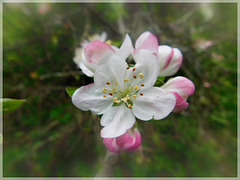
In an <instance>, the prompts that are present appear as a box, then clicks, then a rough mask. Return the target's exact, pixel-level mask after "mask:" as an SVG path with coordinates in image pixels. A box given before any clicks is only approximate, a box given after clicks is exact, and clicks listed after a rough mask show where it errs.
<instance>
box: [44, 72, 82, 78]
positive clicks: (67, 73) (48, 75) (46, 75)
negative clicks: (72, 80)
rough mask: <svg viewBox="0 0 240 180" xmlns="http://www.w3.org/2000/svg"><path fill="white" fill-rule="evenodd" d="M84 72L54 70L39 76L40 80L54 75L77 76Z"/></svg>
mask: <svg viewBox="0 0 240 180" xmlns="http://www.w3.org/2000/svg"><path fill="white" fill-rule="evenodd" d="M82 74H83V73H82V72H81V71H69V72H54V73H49V74H43V75H41V76H39V79H40V80H44V79H48V78H53V77H68V76H76V75H82Z"/></svg>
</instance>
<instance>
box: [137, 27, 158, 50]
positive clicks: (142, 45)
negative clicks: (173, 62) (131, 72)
mask: <svg viewBox="0 0 240 180" xmlns="http://www.w3.org/2000/svg"><path fill="white" fill-rule="evenodd" d="M135 48H136V50H137V51H138V50H140V49H146V50H151V51H154V52H157V50H158V40H157V38H156V37H155V36H154V35H153V34H152V33H150V32H149V31H146V32H144V33H142V34H141V35H140V36H139V38H138V39H137V40H136V43H135Z"/></svg>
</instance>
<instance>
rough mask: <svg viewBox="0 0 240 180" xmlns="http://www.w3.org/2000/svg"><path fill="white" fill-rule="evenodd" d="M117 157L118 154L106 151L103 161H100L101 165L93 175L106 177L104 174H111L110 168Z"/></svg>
mask: <svg viewBox="0 0 240 180" xmlns="http://www.w3.org/2000/svg"><path fill="white" fill-rule="evenodd" d="M118 159H119V155H118V154H114V153H111V152H109V151H107V153H106V155H105V157H104V159H103V162H102V163H101V164H102V166H101V168H100V169H99V171H98V172H97V174H96V176H95V177H106V176H108V177H109V176H112V175H113V174H112V173H113V171H112V168H113V167H114V165H115V164H116V163H117V161H118ZM94 179H95V178H94Z"/></svg>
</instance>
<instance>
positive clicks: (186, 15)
mask: <svg viewBox="0 0 240 180" xmlns="http://www.w3.org/2000/svg"><path fill="white" fill-rule="evenodd" d="M199 8H200V6H194V7H193V8H192V9H190V11H188V12H187V13H186V14H184V15H183V16H182V17H181V18H179V19H177V20H176V21H174V22H173V23H171V24H170V27H171V28H173V27H175V26H178V25H179V24H182V23H183V22H185V21H186V20H187V19H189V18H190V17H191V16H192V15H193V14H194V13H195V12H196V11H197V10H198V9H199Z"/></svg>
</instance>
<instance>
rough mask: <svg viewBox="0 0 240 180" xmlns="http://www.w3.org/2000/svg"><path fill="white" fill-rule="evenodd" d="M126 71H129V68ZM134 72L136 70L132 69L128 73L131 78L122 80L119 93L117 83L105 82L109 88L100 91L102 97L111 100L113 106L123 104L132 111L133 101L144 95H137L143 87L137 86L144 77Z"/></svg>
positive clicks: (142, 85)
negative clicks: (121, 87)
mask: <svg viewBox="0 0 240 180" xmlns="http://www.w3.org/2000/svg"><path fill="white" fill-rule="evenodd" d="M126 69H127V70H129V69H130V67H127V68H126ZM135 70H136V68H133V69H132V72H131V73H130V74H131V76H132V78H130V79H129V78H124V80H123V90H121V91H120V90H119V88H118V82H114V83H110V82H106V84H107V85H108V86H109V88H103V89H102V92H103V93H104V95H103V97H104V98H109V99H112V100H113V102H114V104H115V105H120V104H121V103H125V104H126V106H127V107H128V108H130V109H132V106H133V100H134V99H136V98H137V97H139V96H143V95H144V94H143V93H139V91H140V89H141V87H144V84H139V81H140V80H141V79H143V78H144V75H143V73H139V74H136V73H135Z"/></svg>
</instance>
